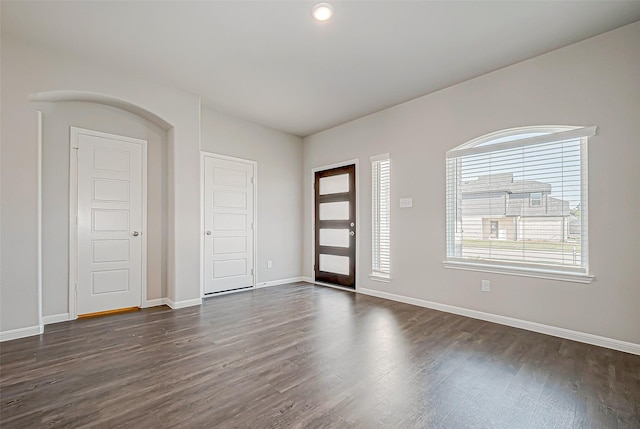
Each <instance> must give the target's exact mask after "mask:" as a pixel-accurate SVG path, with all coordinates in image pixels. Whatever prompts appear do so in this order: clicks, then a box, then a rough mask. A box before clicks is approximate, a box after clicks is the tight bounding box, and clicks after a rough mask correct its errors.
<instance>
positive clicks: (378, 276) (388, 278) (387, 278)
mask: <svg viewBox="0 0 640 429" xmlns="http://www.w3.org/2000/svg"><path fill="white" fill-rule="evenodd" d="M369 278H370V279H371V280H373V281H374V282H383V283H390V282H391V276H389V275H384V274H379V273H376V274H374V273H371V274H369Z"/></svg>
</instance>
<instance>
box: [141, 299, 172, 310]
mask: <svg viewBox="0 0 640 429" xmlns="http://www.w3.org/2000/svg"><path fill="white" fill-rule="evenodd" d="M160 305H169V304H168V302H167V298H157V299H148V300H146V301H145V303H144V304H142V308H149V307H158V306H160Z"/></svg>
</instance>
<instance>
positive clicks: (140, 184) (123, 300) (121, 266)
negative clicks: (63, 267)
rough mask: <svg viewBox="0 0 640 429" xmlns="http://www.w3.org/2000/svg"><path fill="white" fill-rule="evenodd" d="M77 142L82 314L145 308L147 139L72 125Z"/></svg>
mask: <svg viewBox="0 0 640 429" xmlns="http://www.w3.org/2000/svg"><path fill="white" fill-rule="evenodd" d="M71 144H72V146H71V151H72V154H71V159H72V161H71V164H72V172H73V171H74V170H75V172H76V174H77V177H76V178H75V179H76V180H73V179H74V178H72V181H71V183H72V187H73V186H74V183H75V185H76V187H77V189H76V190H75V191H76V192H77V193H76V194H75V198H77V201H76V204H77V218H76V223H77V225H76V228H77V229H76V231H77V234H76V240H77V242H76V244H77V247H76V249H77V253H76V260H77V266H76V271H77V272H76V277H75V278H76V283H77V284H76V285H75V289H76V303H75V304H76V305H75V308H76V314H80V315H82V314H87V313H96V312H101V311H108V310H115V309H120V308H127V307H138V306H141V304H142V288H143V287H144V277H145V276H144V271H143V268H144V265H145V264H144V263H143V253H144V250H143V249H144V243H145V241H144V240H145V235H144V233H145V231H144V227H145V221H144V215H145V202H144V198H145V193H146V191H145V180H144V174H146V168H145V165H146V141H144V140H138V139H133V138H129V137H122V136H117V135H113V134H106V133H101V132H98V131H92V130H84V129H81V128H75V127H72V128H71ZM74 167H75V168H74ZM71 191H72V209H73V200H74V195H73V194H74V189H72V190H71ZM72 216H73V212H72ZM72 223H73V219H72ZM71 286H72V287H73V285H71ZM70 296H71V297H72V296H73V294H70ZM72 307H73V306H72Z"/></svg>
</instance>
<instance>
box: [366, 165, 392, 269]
mask: <svg viewBox="0 0 640 429" xmlns="http://www.w3.org/2000/svg"><path fill="white" fill-rule="evenodd" d="M371 178H372V183H371V188H372V195H371V206H372V229H373V231H372V243H371V248H372V261H371V267H372V273H371V277H372V278H377V279H382V280H385V279H389V277H390V274H391V218H390V215H391V162H390V159H389V154H384V155H378V156H375V157H372V158H371Z"/></svg>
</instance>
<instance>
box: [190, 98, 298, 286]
mask: <svg viewBox="0 0 640 429" xmlns="http://www.w3.org/2000/svg"><path fill="white" fill-rule="evenodd" d="M201 147H202V150H203V151H207V152H213V153H217V154H220V155H227V156H233V157H236V158H242V159H248V160H252V161H257V163H258V176H257V178H258V203H257V204H258V219H257V225H258V237H257V251H258V260H257V283H258V285H259V284H260V283H263V282H269V281H277V280H284V279H290V278H296V277H299V276H300V273H301V269H302V268H301V267H302V139H301V138H300V137H296V136H293V135H290V134H287V133H284V132H281V131H276V130H272V129H269V128H265V127H262V126H260V125H256V124H253V123H251V122H246V121H242V120H240V119H236V118H233V117H230V116H226V115H223V114H220V113H217V112H215V111H212V110H208V109H203V110H202V135H201ZM267 260H271V261H273V268H271V269H268V268H267Z"/></svg>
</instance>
